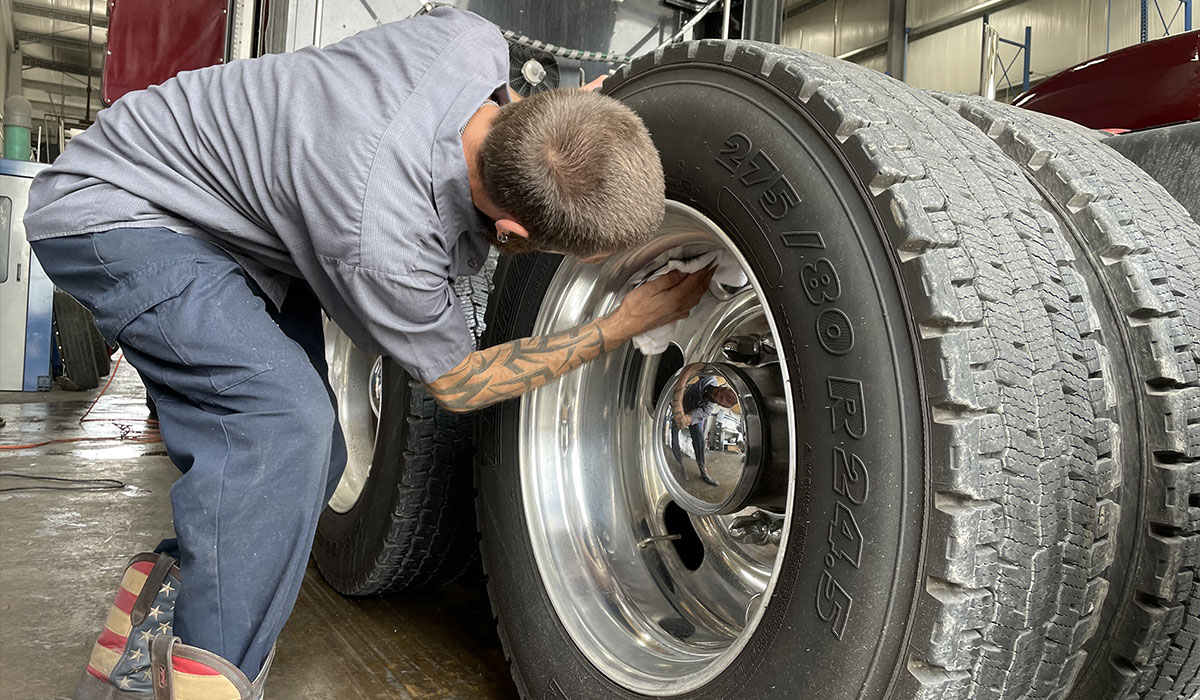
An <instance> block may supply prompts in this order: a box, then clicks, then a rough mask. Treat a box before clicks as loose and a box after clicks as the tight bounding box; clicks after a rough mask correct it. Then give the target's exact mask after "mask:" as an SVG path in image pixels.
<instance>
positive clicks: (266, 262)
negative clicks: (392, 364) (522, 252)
mask: <svg viewBox="0 0 1200 700" xmlns="http://www.w3.org/2000/svg"><path fill="white" fill-rule="evenodd" d="M507 78H508V49H507V45H506V43H505V41H504V38H503V37H502V36H501V35H500V32H499V30H497V29H496V27H495V26H494V25H492V24H490V23H489V22H487V21H485V20H484V19H482V18H480V17H478V16H477V15H474V14H471V13H469V12H462V11H458V10H454V9H451V8H439V9H437V10H435V11H433V12H431V13H429V14H427V15H424V16H422V17H418V18H415V19H410V20H406V21H403V22H396V23H392V24H386V25H383V26H381V27H377V28H374V29H369V30H367V31H364V32H360V33H359V34H356V35H354V36H352V37H350V38H348V39H345V40H343V41H340V42H338V43H336V44H333V45H331V46H328V47H325V48H322V49H317V48H305V49H301V50H300V51H296V52H293V53H288V54H278V55H269V56H264V57H261V58H256V59H252V60H244V61H235V62H233V63H231V64H229V65H224V66H214V67H211V68H203V69H201V70H195V71H188V72H185V73H181V74H180V75H178V76H177V77H175V78H172V79H171V80H168V81H167V82H165V83H163V84H162V85H160V86H155V87H151V88H148V89H146V90H142V91H139V92H134V93H130V94H128V95H126V96H125V97H123V98H121V99H120V100H118V101H117V103H116V104H114V105H113V106H112V107H110V108H109V109H106V110H103V111H102V112H100V114H99V116H98V117H97V119H96V123H95V124H94V125H93V126H92V127H91V128H89V129H88V130H87V131H85V132H84V133H83V134H82V135H80V136H77V137H76V138H74V139H72V140H71V142H70V144H69V145H68V146H67V148H66V149H65V150H64V151H63V153H62V155H61V156H59V158H58V160H57V161H56V162H55V163H54V166H53V167H51V168H49V169H47V170H45V171H43V172H42V173H41V174H39V175H38V176H37V178H36V179H35V180H34V182H33V185H32V189H31V190H30V194H29V209H28V212H27V213H26V215H25V228H26V231H27V233H28V235H29V238H30V239H31V240H40V239H43V238H53V237H56V236H69V235H74V234H82V233H95V232H102V231H108V230H111V229H116V228H148V227H156V226H162V227H166V228H169V229H172V230H174V231H178V232H180V233H185V234H190V235H195V236H199V237H202V238H204V239H206V240H210V241H212V242H214V243H216V244H218V245H220V246H222V247H223V248H225V249H226V250H227V251H229V252H230V253H231V254H232V255H233V256H234V257H235V258H237V260H238V262H239V263H241V264H242V266H243V267H244V268H245V269H246V271H247V273H248V274H249V275H250V276H251V277H252V278H253V279H254V280H255V282H257V283H258V285H259V286H260V287H261V288H262V289H263V291H264V292H265V293H266V294H267V296H268V297H269V298H270V299H271V300H272V301H273V302H274V303H275V304H277V305H278V304H280V303H282V299H283V296H284V295H285V294H286V291H287V284H288V280H289V279H290V278H292V277H300V278H303V279H304V280H305V281H306V282H307V283H308V284H309V285H310V286H311V287H312V288H313V291H314V292H315V293H316V295H317V298H318V299H319V300H320V302H321V305H322V307H323V308H324V309H325V311H326V313H328V314H329V315H330V316H331V317H332V318H333V319H334V320H335V321H336V322H337V323H338V325H339V326H341V328H342V329H343V330H344V331H346V333H347V334H348V335H349V336H350V337H351V338H352V339H354V341H355V342H356V343H358V344H359V345H360V346H362V347H364V348H367V349H370V350H374V351H376V352H383V353H386V354H387V355H390V356H391V357H392V358H394V359H395V360H396V361H397V362H398V363H399V364H400V365H401V366H402V367H404V368H405V369H406V370H408V371H409V372H410V373H411V374H413V375H414V376H416V377H418V378H419V379H421V380H422V381H425V382H430V381H433V380H434V379H436V378H438V377H440V376H441V375H443V374H445V373H446V372H447V371H449V370H450V369H452V368H453V367H454V366H456V365H457V364H458V363H459V362H460V361H462V359H463V358H465V357H466V356H467V354H469V353H470V352H471V351H472V350H473V349H474V341H473V340H472V337H471V334H470V332H469V331H468V330H467V326H466V322H465V320H464V318H463V314H462V311H461V309H460V307H459V301H458V297H457V296H456V295H455V293H454V289H453V287H452V284H451V283H452V280H453V278H455V277H456V276H458V275H462V274H473V273H475V272H477V271H478V269H479V266H480V264H481V263H482V262H483V261H484V259H485V258H486V257H487V253H488V244H487V240H486V238H485V237H484V235H483V233H484V230H485V229H486V228H487V227H489V226H490V225H491V224H490V222H489V221H488V220H487V219H486V218H485V217H484V216H483V215H482V214H481V213H480V212H479V211H478V210H477V209H475V207H474V205H473V204H472V201H471V193H470V184H469V181H468V179H467V164H466V160H465V158H464V156H463V151H462V137H461V129H462V128H463V127H464V125H465V124H466V123H467V120H469V119H470V118H471V116H472V115H473V114H474V113H475V111H476V110H477V109H479V107H480V106H481V105H482V104H483V103H484V101H485V100H488V99H494V100H498V101H499V102H501V103H504V102H507V101H508V92H507Z"/></svg>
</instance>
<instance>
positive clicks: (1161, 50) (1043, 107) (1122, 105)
mask: <svg viewBox="0 0 1200 700" xmlns="http://www.w3.org/2000/svg"><path fill="white" fill-rule="evenodd" d="M1013 104H1015V105H1018V106H1020V107H1025V108H1026V109H1032V110H1034V111H1035V112H1045V113H1046V114H1053V115H1055V116H1058V117H1062V118H1064V119H1070V120H1071V121H1073V122H1077V123H1079V124H1083V125H1084V126H1088V127H1091V128H1093V129H1114V128H1115V129H1141V128H1145V127H1149V126H1159V125H1162V124H1174V123H1176V122H1184V121H1190V120H1193V119H1200V31H1194V32H1187V33H1185V34H1177V35H1175V36H1169V37H1165V38H1163V39H1156V40H1154V41H1148V42H1146V43H1144V44H1136V45H1134V46H1130V47H1128V48H1124V49H1121V50H1120V51H1114V52H1112V53H1110V54H1106V55H1104V56H1101V57H1099V58H1096V59H1093V60H1091V61H1085V62H1083V63H1081V64H1079V65H1077V66H1075V67H1074V68H1068V69H1067V70H1065V71H1063V72H1062V73H1059V74H1058V75H1055V76H1053V77H1050V78H1047V79H1046V80H1045V81H1043V82H1042V83H1041V84H1040V85H1038V86H1037V87H1035V88H1033V89H1032V90H1030V91H1029V92H1027V93H1025V94H1023V95H1021V96H1020V97H1018V98H1017V99H1016V100H1015V101H1014V102H1013Z"/></svg>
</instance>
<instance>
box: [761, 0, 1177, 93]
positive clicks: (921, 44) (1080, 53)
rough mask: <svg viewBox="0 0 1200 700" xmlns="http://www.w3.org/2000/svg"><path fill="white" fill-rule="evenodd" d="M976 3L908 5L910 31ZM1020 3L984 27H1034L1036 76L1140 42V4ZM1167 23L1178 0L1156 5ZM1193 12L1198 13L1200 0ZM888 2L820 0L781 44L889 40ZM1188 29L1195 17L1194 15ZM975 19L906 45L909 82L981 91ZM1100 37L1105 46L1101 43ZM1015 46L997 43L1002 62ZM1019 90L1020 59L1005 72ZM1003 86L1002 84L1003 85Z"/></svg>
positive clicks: (1155, 24) (841, 48)
mask: <svg viewBox="0 0 1200 700" xmlns="http://www.w3.org/2000/svg"><path fill="white" fill-rule="evenodd" d="M980 2H981V0H908V22H907V25H908V26H909V27H920V26H923V25H926V24H928V23H930V22H933V21H936V20H938V19H941V18H944V17H947V16H949V15H952V14H954V13H956V12H961V11H966V10H970V9H971V8H975V7H977V6H979V5H980ZM1109 4H1110V0H1026V1H1025V2H1021V3H1018V4H1016V5H1013V6H1011V7H1008V8H1006V9H1003V10H1000V11H998V12H994V13H992V14H991V15H990V19H989V21H990V23H991V24H992V26H994V27H995V28H996V30H997V31H998V32H999V33H1000V36H1002V37H1004V38H1006V39H1012V40H1014V41H1022V40H1023V39H1024V33H1025V26H1026V25H1029V26H1030V27H1032V41H1031V42H1030V43H1031V45H1032V50H1031V51H1030V61H1031V71H1030V72H1031V74H1032V78H1033V80H1034V81H1035V82H1036V81H1037V80H1038V79H1039V78H1043V77H1046V76H1049V75H1053V74H1054V73H1057V72H1059V71H1061V70H1063V69H1064V68H1068V67H1070V66H1073V65H1075V64H1077V63H1081V62H1083V61H1085V60H1087V59H1089V58H1093V57H1095V56H1099V55H1101V54H1103V53H1106V51H1109V50H1116V49H1119V48H1121V47H1124V46H1129V45H1130V44H1133V43H1136V42H1137V41H1138V38H1139V32H1140V22H1141V9H1140V2H1139V0H1111V6H1112V17H1111V30H1108V31H1106V27H1108V26H1109V17H1108V12H1109ZM1159 4H1160V6H1161V7H1162V8H1163V13H1164V15H1165V16H1166V17H1167V18H1168V19H1169V18H1170V16H1171V15H1172V14H1173V13H1174V11H1175V8H1176V6H1177V4H1178V3H1177V0H1159ZM801 5H811V0H796V1H795V2H792V3H790V6H791V7H796V6H801ZM1195 5H1196V6H1197V7H1196V8H1194V9H1193V12H1194V13H1196V14H1200V2H1197V3H1195ZM1150 11H1151V18H1150V24H1149V35H1150V38H1156V37H1160V36H1162V35H1163V31H1162V25H1161V22H1160V21H1159V19H1158V16H1157V13H1156V12H1155V10H1154V5H1153V0H1151V6H1150ZM887 16H888V0H825V1H824V2H821V3H820V4H817V5H813V6H811V7H808V8H807V9H805V10H803V11H802V12H799V13H797V14H794V15H792V16H791V17H788V18H787V19H786V20H785V22H784V31H783V43H784V44H785V45H787V46H792V47H797V48H802V49H808V50H810V51H817V52H819V53H823V54H828V55H831V56H839V55H844V54H846V53H847V52H850V51H853V50H855V49H858V48H860V47H863V46H867V45H870V44H872V43H875V42H878V41H882V40H884V39H886V38H887ZM1192 22H1193V26H1196V25H1197V24H1200V17H1197V16H1195V15H1193V17H1192ZM982 25H983V22H982V20H981V19H975V20H973V21H970V22H967V23H966V24H961V25H959V26H957V27H952V28H950V29H946V30H944V31H941V32H938V33H936V34H932V35H930V36H926V37H923V38H921V39H918V40H916V41H913V42H911V43H910V44H909V47H908V63H907V76H906V78H907V82H909V83H911V84H913V85H916V86H918V87H922V88H932V89H938V90H950V91H954V92H968V93H974V92H978V90H979V67H980V46H981V34H982V29H983V26H982ZM1181 31H1183V17H1182V13H1181V14H1180V16H1178V17H1177V18H1176V20H1175V23H1174V26H1173V27H1172V31H1171V33H1172V34H1175V33H1179V32H1181ZM1106 35H1107V39H1108V47H1107V48H1106V46H1105V40H1106ZM1016 52H1017V49H1015V48H1014V47H1011V46H1007V45H1003V44H1002V45H1001V47H1000V55H1001V58H1002V59H1003V60H1004V62H1005V63H1008V61H1010V60H1012V59H1013V58H1014V56H1015V55H1016ZM860 62H861V63H863V64H864V65H867V66H869V67H871V68H874V69H876V70H884V68H885V67H886V59H885V58H884V56H883V55H874V56H871V57H869V58H866V59H863V60H860ZM1010 73H1011V76H1012V79H1013V82H1014V83H1017V84H1018V85H1019V82H1020V76H1021V59H1019V58H1018V59H1017V61H1016V63H1015V65H1014V66H1013V68H1012V69H1011V70H1010ZM1000 87H1001V88H1003V87H1004V86H1003V85H1001V86H1000Z"/></svg>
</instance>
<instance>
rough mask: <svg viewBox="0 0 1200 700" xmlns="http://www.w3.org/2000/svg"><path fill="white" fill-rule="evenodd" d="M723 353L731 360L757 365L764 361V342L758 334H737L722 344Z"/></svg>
mask: <svg viewBox="0 0 1200 700" xmlns="http://www.w3.org/2000/svg"><path fill="white" fill-rule="evenodd" d="M721 354H723V355H724V356H725V359H727V360H729V361H730V362H740V363H741V364H744V365H757V364H758V363H759V362H761V361H762V344H761V342H760V341H759V338H758V336H753V335H735V336H733V337H731V338H729V339H728V340H726V341H725V344H724V345H722V346H721Z"/></svg>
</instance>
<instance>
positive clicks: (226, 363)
mask: <svg viewBox="0 0 1200 700" xmlns="http://www.w3.org/2000/svg"><path fill="white" fill-rule="evenodd" d="M33 248H34V251H35V252H36V253H37V256H38V260H39V261H41V263H42V266H43V267H44V268H45V270H46V272H47V274H49V276H50V278H51V279H52V280H53V281H54V283H55V284H56V285H58V286H59V287H60V288H61V289H63V290H65V291H66V292H68V293H69V294H71V295H72V296H74V297H75V298H76V299H78V300H79V301H80V302H81V303H82V304H83V305H84V306H86V307H87V308H89V309H91V310H92V313H93V314H95V317H96V325H97V327H98V328H99V329H100V332H101V333H102V334H103V335H104V336H105V338H107V339H108V341H109V342H110V343H114V342H115V343H116V344H119V345H120V347H121V349H122V350H123V351H124V353H125V358H126V359H127V360H128V361H129V363H130V364H132V365H133V366H134V367H136V368H137V370H138V372H139V373H140V374H141V376H142V379H143V381H144V382H145V384H146V389H147V391H149V393H150V396H151V397H152V398H153V399H154V401H155V403H156V404H157V405H158V417H159V427H160V429H161V431H162V437H163V441H164V442H165V443H166V447H167V453H168V454H169V455H170V457H171V460H172V461H173V462H174V463H175V465H176V466H177V467H179V469H180V471H182V472H183V476H181V477H180V478H179V480H178V481H177V482H176V483H175V485H174V487H172V489H171V506H172V509H173V512H174V519H175V533H176V537H177V538H178V558H179V561H180V570H181V573H182V575H183V586H182V590H181V592H180V595H179V599H178V603H177V604H176V610H175V629H174V632H175V634H176V635H177V636H179V637H180V638H181V639H182V640H183V641H184V643H186V644H190V645H192V646H197V647H200V648H203V649H207V650H209V651H211V652H214V653H216V654H219V655H220V656H222V657H224V658H226V659H228V660H229V661H231V662H233V663H235V664H237V666H238V667H239V668H241V669H242V671H243V672H245V674H246V675H247V676H248V677H250V678H251V679H253V678H254V677H255V676H257V675H258V671H259V668H260V667H261V665H262V663H263V661H264V660H265V659H266V656H267V654H268V652H269V651H270V649H271V647H272V645H274V643H275V639H276V638H277V637H278V636H279V633H280V630H282V629H283V624H284V622H285V621H286V620H287V618H288V616H289V615H290V614H291V612H292V607H293V605H294V604H295V602H296V596H297V594H298V593H299V591H300V583H301V581H302V580H303V577H304V570H305V567H306V564H307V561H308V555H309V550H310V548H311V547H312V541H313V535H314V533H315V532H316V527H317V519H318V517H319V516H320V514H321V510H322V508H323V507H324V505H325V503H326V502H327V501H328V500H329V496H330V495H331V494H332V492H333V488H334V487H335V486H336V485H337V482H338V479H339V478H340V477H341V473H342V469H343V468H344V467H345V463H346V446H345V442H344V439H343V437H342V432H341V428H340V427H339V425H338V423H337V415H336V410H335V406H334V397H333V393H332V391H330V389H329V385H328V381H327V379H326V365H325V355H324V342H323V339H322V330H321V310H320V307H319V306H318V305H317V302H316V300H315V298H314V297H313V296H312V294H311V292H309V291H308V289H307V287H306V286H305V285H304V284H303V283H302V282H300V281H299V280H294V281H293V282H292V285H291V290H290V292H289V294H288V297H287V300H286V302H285V303H284V305H283V309H282V310H278V311H277V310H276V309H275V308H274V306H273V305H272V304H270V303H269V302H267V301H264V299H263V297H262V295H261V293H260V292H259V290H258V288H257V286H256V285H255V284H254V283H253V282H252V281H251V280H250V279H249V278H248V277H247V276H246V274H245V272H244V271H243V270H242V268H241V266H239V265H238V264H237V262H235V261H234V260H233V259H232V258H231V257H230V256H229V255H228V254H227V253H226V252H225V251H223V250H222V249H221V248H219V247H218V246H216V245H213V244H212V243H208V242H206V241H203V240H201V239H199V238H196V237H193V236H185V235H181V234H178V233H175V232H173V231H170V230H167V229H163V228H149V229H115V230H112V231H108V232H105V233H98V234H83V235H75V236H66V237H62V238H54V239H49V240H43V241H38V242H35V243H34V244H33ZM164 544H165V546H166V547H172V546H173V545H172V543H171V542H169V541H168V542H167V543H164Z"/></svg>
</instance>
